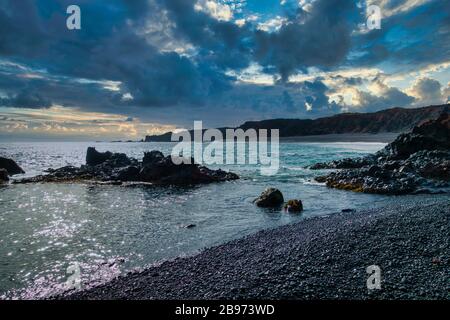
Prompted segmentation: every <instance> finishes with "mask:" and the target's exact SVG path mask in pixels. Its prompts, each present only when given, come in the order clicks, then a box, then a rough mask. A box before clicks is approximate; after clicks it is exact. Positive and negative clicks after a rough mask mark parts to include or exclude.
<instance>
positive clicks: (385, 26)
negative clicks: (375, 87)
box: [349, 0, 450, 69]
mask: <svg viewBox="0 0 450 320" xmlns="http://www.w3.org/2000/svg"><path fill="white" fill-rule="evenodd" d="M403 2H404V1H391V2H388V6H387V8H397V7H399V6H400V5H401V4H402V3H403ZM389 4H390V5H389ZM353 41H354V48H353V50H354V51H356V52H360V53H361V55H359V56H358V57H357V58H351V59H350V60H349V61H350V65H352V66H373V65H376V64H378V63H383V62H384V63H386V62H389V63H391V64H393V65H395V66H397V67H399V66H402V67H407V68H410V69H414V68H417V67H419V66H424V65H428V64H430V63H440V62H444V61H447V60H448V57H449V52H450V1H437V0H435V1H430V2H427V3H424V4H422V5H420V6H417V7H415V8H412V9H411V10H408V11H405V12H400V13H398V14H395V15H392V16H390V17H387V18H383V19H382V21H381V29H380V30H372V31H370V32H367V33H363V34H360V35H357V36H355V37H354V39H353Z"/></svg>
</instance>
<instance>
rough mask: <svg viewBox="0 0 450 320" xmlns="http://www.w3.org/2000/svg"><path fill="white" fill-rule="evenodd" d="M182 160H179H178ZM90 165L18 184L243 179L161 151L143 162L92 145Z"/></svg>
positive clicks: (185, 182)
mask: <svg viewBox="0 0 450 320" xmlns="http://www.w3.org/2000/svg"><path fill="white" fill-rule="evenodd" d="M175 162H176V163H178V162H177V161H175ZM86 163H87V164H86V165H83V166H81V167H63V168H59V169H55V170H53V169H51V170H47V172H48V174H47V175H41V176H36V177H32V178H28V179H22V180H18V181H14V183H36V182H67V183H73V182H86V181H91V182H94V183H102V184H105V183H107V184H117V185H121V184H122V182H144V183H152V184H158V185H194V184H202V183H211V182H221V181H229V180H235V179H239V177H238V176H237V175H236V174H234V173H231V172H225V171H222V170H211V169H208V168H206V167H202V166H199V165H198V164H195V163H193V162H192V163H193V164H185V163H184V162H183V163H181V164H176V163H174V162H173V161H172V157H171V156H167V157H165V156H164V155H163V154H162V153H161V152H159V151H151V152H147V153H145V155H144V158H143V160H142V162H139V161H138V160H136V159H133V158H128V157H127V155H126V154H123V153H112V152H109V151H108V152H104V153H101V152H98V151H97V150H95V148H92V147H90V148H88V150H87V154H86Z"/></svg>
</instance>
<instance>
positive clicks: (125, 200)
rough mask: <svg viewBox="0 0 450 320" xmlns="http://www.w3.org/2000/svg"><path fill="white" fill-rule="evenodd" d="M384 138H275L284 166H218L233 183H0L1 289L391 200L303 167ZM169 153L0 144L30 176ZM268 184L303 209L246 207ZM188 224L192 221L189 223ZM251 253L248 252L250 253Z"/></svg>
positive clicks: (141, 263) (182, 252) (108, 269)
mask: <svg viewBox="0 0 450 320" xmlns="http://www.w3.org/2000/svg"><path fill="white" fill-rule="evenodd" d="M384 145H385V144H384V143H374V142H371V143H355V142H351V143H344V142H339V143H295V142H289V143H281V144H280V168H279V170H278V173H277V174H276V175H274V176H263V175H261V174H260V170H259V168H258V166H257V165H222V166H220V165H216V166H213V168H219V167H220V168H222V169H224V170H230V171H233V172H235V173H237V174H239V175H240V177H241V179H239V180H237V181H231V182H224V183H214V184H209V185H203V186H196V187H186V188H175V187H152V186H146V187H124V186H98V185H96V186H93V185H87V184H86V185H85V184H26V185H8V186H4V187H0V296H2V297H3V298H6V297H14V296H21V297H25V298H26V297H43V296H46V295H49V294H53V293H55V292H58V291H59V290H62V289H64V288H65V283H66V281H67V279H68V278H69V276H70V275H71V274H70V273H68V272H67V271H68V268H69V267H70V266H73V265H74V264H75V265H76V266H77V267H78V268H79V271H80V277H81V285H82V287H83V286H87V285H92V284H95V283H99V282H103V281H107V280H108V279H111V278H112V277H115V276H117V275H119V274H124V273H126V272H128V271H130V270H134V269H136V268H142V267H145V266H149V265H152V264H155V263H160V262H162V261H164V260H166V259H173V258H175V257H178V256H186V255H192V254H194V253H196V252H198V251H199V250H201V249H202V248H205V247H211V246H214V245H218V244H221V243H223V242H226V241H229V240H232V239H235V238H239V237H242V236H245V235H248V234H251V233H254V232H256V231H258V230H261V229H265V228H274V227H277V226H280V225H284V224H288V223H293V222H297V221H300V220H302V219H307V218H309V217H314V216H318V215H327V214H332V213H335V212H340V211H341V210H342V209H348V208H351V209H361V208H367V207H370V206H377V205H381V204H383V203H384V202H385V201H386V199H387V197H386V196H381V195H369V194H360V193H354V192H348V191H341V190H334V189H329V188H327V187H326V186H324V185H322V184H319V183H316V182H314V179H313V177H314V176H317V175H320V174H323V173H325V172H327V171H326V170H321V171H312V170H309V169H307V166H309V165H311V164H313V163H316V162H322V161H330V160H334V159H341V158H344V157H357V156H363V155H365V154H368V153H373V152H376V151H377V150H379V149H381V148H383V147H384ZM88 146H94V147H96V148H97V150H99V151H106V150H110V151H113V152H123V153H126V154H127V155H128V156H131V157H135V158H137V159H142V156H143V153H144V152H145V151H150V150H160V151H162V152H164V153H165V154H170V151H171V148H172V147H173V146H174V144H173V143H87V142H80V143H77V142H47V143H44V142H35V143H0V155H1V156H5V157H9V158H12V159H14V160H15V161H16V162H17V163H18V164H19V165H20V166H21V167H22V168H23V169H24V170H25V171H26V174H25V175H22V176H17V177H15V178H20V177H27V176H34V175H37V174H42V173H43V170H45V169H47V168H58V167H62V166H66V165H74V166H80V165H82V164H84V162H85V155H86V149H87V147H88ZM266 187H275V188H278V189H280V190H281V191H282V192H283V194H284V196H285V199H286V200H287V199H301V200H302V201H303V206H304V208H305V210H304V212H303V213H301V214H289V213H285V212H282V211H279V210H268V209H261V208H258V207H256V206H254V205H253V204H252V200H253V199H254V198H255V197H257V196H258V195H259V194H260V193H261V192H262V191H263V190H264V189H265V188H266ZM187 225H195V227H191V228H186V226H187ZM249 254H251V253H249Z"/></svg>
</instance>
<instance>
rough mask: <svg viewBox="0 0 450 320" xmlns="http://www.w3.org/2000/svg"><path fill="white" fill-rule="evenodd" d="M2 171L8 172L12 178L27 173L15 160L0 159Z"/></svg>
mask: <svg viewBox="0 0 450 320" xmlns="http://www.w3.org/2000/svg"><path fill="white" fill-rule="evenodd" d="M0 169H5V170H6V171H8V174H9V175H10V176H12V175H15V174H22V173H25V171H23V170H22V168H21V167H19V165H18V164H17V163H16V162H15V161H14V160H12V159H8V158H3V157H0Z"/></svg>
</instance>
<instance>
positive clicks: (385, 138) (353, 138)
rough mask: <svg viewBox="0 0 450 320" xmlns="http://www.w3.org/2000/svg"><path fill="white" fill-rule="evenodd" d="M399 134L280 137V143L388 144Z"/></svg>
mask: <svg viewBox="0 0 450 320" xmlns="http://www.w3.org/2000/svg"><path fill="white" fill-rule="evenodd" d="M398 135H399V133H392V132H386V133H341V134H323V135H311V136H293V137H280V142H378V143H390V142H392V141H394V140H395V138H397V136H398Z"/></svg>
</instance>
